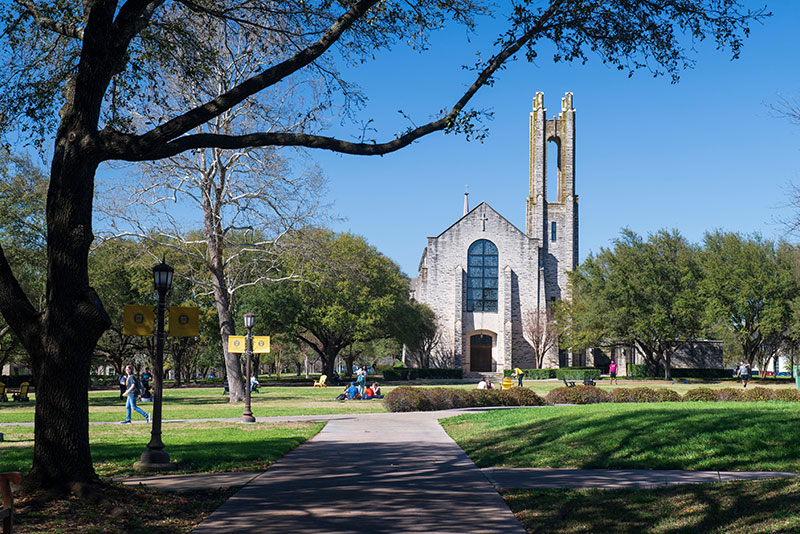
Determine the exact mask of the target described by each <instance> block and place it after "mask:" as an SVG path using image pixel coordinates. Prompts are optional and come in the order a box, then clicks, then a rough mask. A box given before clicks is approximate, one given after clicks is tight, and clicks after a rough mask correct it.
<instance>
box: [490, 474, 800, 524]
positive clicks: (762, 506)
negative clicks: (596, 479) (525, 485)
mask: <svg viewBox="0 0 800 534" xmlns="http://www.w3.org/2000/svg"><path fill="white" fill-rule="evenodd" d="M503 498H505V500H506V502H507V503H508V505H509V507H510V508H511V510H512V511H513V512H514V513H515V514H516V516H517V518H518V519H519V520H520V521H521V522H522V524H523V525H525V527H526V528H527V529H528V531H529V532H531V533H536V534H550V533H552V534H578V533H581V534H585V533H587V532H592V533H600V532H602V533H613V534H697V533H701V532H702V533H704V534H761V533H764V534H766V533H777V532H781V533H788V532H800V480H798V479H797V478H789V479H770V480H759V481H738V482H725V483H722V484H697V485H690V486H675V487H671V488H659V489H652V490H619V491H604V490H513V491H507V492H503Z"/></svg>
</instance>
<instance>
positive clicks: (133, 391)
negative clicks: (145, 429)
mask: <svg viewBox="0 0 800 534" xmlns="http://www.w3.org/2000/svg"><path fill="white" fill-rule="evenodd" d="M125 376H126V379H125V384H126V387H127V389H126V390H125V395H127V397H128V401H127V402H126V403H125V414H126V417H125V420H124V421H120V423H122V424H123V425H125V424H130V422H131V411H132V410H135V411H137V412H139V413H140V414H142V416H144V420H145V421H147V422H148V423H149V422H150V414H149V413H147V412H145V411H144V410H142V409H141V408H139V407H138V406H136V395H138V394H139V391H138V390H137V389H138V388H137V384H136V379H135V378H134V376H133V367H131V366H130V365H126V366H125Z"/></svg>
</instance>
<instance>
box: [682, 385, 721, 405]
mask: <svg viewBox="0 0 800 534" xmlns="http://www.w3.org/2000/svg"><path fill="white" fill-rule="evenodd" d="M683 400H684V402H697V401H716V400H717V393H716V391H714V390H713V389H709V388H694V389H690V390H689V391H687V392H686V393H685V394H684V395H683Z"/></svg>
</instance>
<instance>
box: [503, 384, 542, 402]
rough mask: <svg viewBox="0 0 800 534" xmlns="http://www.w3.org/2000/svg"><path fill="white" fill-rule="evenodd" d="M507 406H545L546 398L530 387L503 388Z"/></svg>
mask: <svg viewBox="0 0 800 534" xmlns="http://www.w3.org/2000/svg"><path fill="white" fill-rule="evenodd" d="M500 393H501V395H502V396H503V400H504V405H505V406H544V405H545V404H547V402H545V400H544V399H543V398H542V397H540V396H539V395H537V394H536V393H534V392H533V391H532V390H530V389H528V388H511V389H504V390H501V392H500Z"/></svg>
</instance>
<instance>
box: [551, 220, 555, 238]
mask: <svg viewBox="0 0 800 534" xmlns="http://www.w3.org/2000/svg"><path fill="white" fill-rule="evenodd" d="M555 240H556V222H555V221H553V222H551V223H550V241H555Z"/></svg>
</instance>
